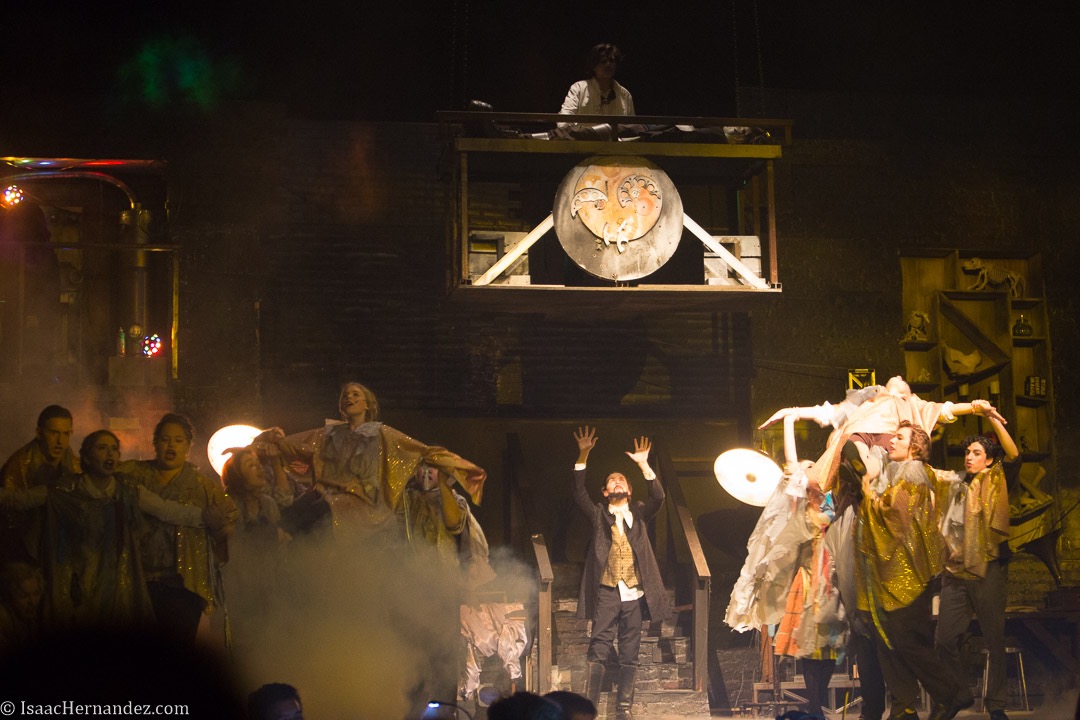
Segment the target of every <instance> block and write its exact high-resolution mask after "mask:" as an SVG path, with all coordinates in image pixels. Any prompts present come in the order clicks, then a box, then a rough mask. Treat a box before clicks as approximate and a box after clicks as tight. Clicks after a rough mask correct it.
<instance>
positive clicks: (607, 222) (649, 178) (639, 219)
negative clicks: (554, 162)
mask: <svg viewBox="0 0 1080 720" xmlns="http://www.w3.org/2000/svg"><path fill="white" fill-rule="evenodd" d="M552 214H553V215H554V220H555V234H556V235H558V237H559V243H560V244H562V246H563V250H565V251H566V254H567V255H569V256H570V258H571V259H572V260H573V261H574V262H575V263H577V265H578V267H580V268H581V269H582V270H584V271H585V272H587V273H589V274H590V275H595V276H596V277H598V278H602V279H604V280H611V281H613V282H623V281H629V280H637V279H638V278H643V277H645V276H646V275H650V274H652V273H654V272H656V271H657V270H659V269H660V268H661V267H662V266H663V265H664V263H666V262H667V261H668V260H670V259H671V256H672V255H674V254H675V249H676V248H677V247H678V246H679V238H681V237H682V230H683V208H682V200H681V199H680V198H679V193H678V191H677V190H676V189H675V184H674V183H672V182H671V178H669V177H668V176H667V173H665V172H664V171H663V170H661V169H660V168H658V167H657V166H656V165H654V164H653V163H651V162H649V161H648V160H646V159H645V158H641V157H608V156H605V157H591V158H586V159H585V160H582V161H581V162H580V163H578V164H577V165H575V166H574V168H573V169H572V170H571V171H570V172H569V173H567V175H566V177H565V178H563V181H562V184H560V185H559V190H558V191H557V192H556V193H555V207H554V208H553V210H552Z"/></svg>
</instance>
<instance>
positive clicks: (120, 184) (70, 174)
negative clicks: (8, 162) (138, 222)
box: [3, 170, 138, 210]
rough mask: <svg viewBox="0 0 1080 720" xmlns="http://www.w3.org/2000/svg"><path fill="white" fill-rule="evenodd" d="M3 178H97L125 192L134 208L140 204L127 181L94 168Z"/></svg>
mask: <svg viewBox="0 0 1080 720" xmlns="http://www.w3.org/2000/svg"><path fill="white" fill-rule="evenodd" d="M3 180H4V182H7V183H13V184H14V183H27V182H35V181H38V180H97V181H98V182H103V183H108V184H109V185H112V186H113V187H115V188H117V189H118V190H120V192H122V193H124V195H126V196H127V199H128V204H129V205H130V206H131V209H132V210H134V209H135V206H136V205H138V201H137V200H136V199H135V191H134V190H132V189H131V188H130V187H129V186H128V184H127V183H125V182H124V181H123V180H117V179H116V178H114V177H113V176H112V175H106V174H105V173H100V172H93V171H92V170H42V171H39V172H32V173H19V174H18V175H6V176H4V178H3Z"/></svg>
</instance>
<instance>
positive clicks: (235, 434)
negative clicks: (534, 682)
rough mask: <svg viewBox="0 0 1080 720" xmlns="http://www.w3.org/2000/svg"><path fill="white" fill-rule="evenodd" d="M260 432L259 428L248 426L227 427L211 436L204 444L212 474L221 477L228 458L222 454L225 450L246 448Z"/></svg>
mask: <svg viewBox="0 0 1080 720" xmlns="http://www.w3.org/2000/svg"><path fill="white" fill-rule="evenodd" d="M261 432H262V430H260V429H259V428H257V427H251V426H250V425H228V426H226V427H223V428H221V429H220V430H218V431H217V432H216V433H214V434H213V435H211V436H210V440H209V442H207V443H206V456H207V458H208V459H209V460H210V465H211V466H213V468H214V472H216V473H217V474H218V475H219V476H220V475H221V470H222V468H224V467H225V461H226V460H228V459H229V457H230V456H229V455H225V454H224V453H225V451H226V450H228V449H230V448H241V447H247V446H248V445H250V444H251V441H252V440H254V439H255V438H256V437H257V436H258V435H259V433H261Z"/></svg>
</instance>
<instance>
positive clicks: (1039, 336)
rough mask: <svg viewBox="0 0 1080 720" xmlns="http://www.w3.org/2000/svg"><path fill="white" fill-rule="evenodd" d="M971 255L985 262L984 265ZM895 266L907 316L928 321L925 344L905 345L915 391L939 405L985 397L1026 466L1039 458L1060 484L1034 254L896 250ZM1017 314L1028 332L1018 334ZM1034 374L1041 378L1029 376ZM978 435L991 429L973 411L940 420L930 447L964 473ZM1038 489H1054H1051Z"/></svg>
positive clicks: (1040, 287) (1043, 315)
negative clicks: (940, 431) (967, 450)
mask: <svg viewBox="0 0 1080 720" xmlns="http://www.w3.org/2000/svg"><path fill="white" fill-rule="evenodd" d="M974 258H980V259H981V260H982V268H979V267H978V265H979V263H977V262H973V259H974ZM900 270H901V276H902V282H903V298H902V307H903V318H904V319H905V320H907V319H908V318H909V317H910V315H911V314H912V313H914V312H922V313H925V314H926V315H927V316H928V317H929V318H930V322H929V328H928V332H927V338H926V339H925V340H922V339H914V340H913V339H905V340H903V341H901V346H902V348H903V351H904V366H905V378H906V379H907V380H908V382H909V384H910V385H911V387H912V389H913V391H914V392H916V393H917V394H919V395H920V396H921V397H924V398H926V399H933V400H938V401H946V400H952V401H954V402H961V401H966V400H972V399H976V398H984V399H988V400H990V401H991V402H992V403H994V405H995V406H997V408H998V409H999V410H1000V411H1001V413H1002V415H1004V416H1005V418H1006V419H1007V420H1008V422H1009V424H1008V426H1007V427H1008V430H1009V432H1010V434H1011V435H1012V436H1013V439H1014V440H1015V441H1016V443H1017V445H1018V446H1019V447H1020V450H1021V453H1022V455H1023V458H1024V460H1025V462H1039V463H1041V464H1042V465H1043V467H1044V468H1045V469H1046V471H1047V473H1048V477H1049V482H1050V483H1052V484H1054V485H1056V480H1055V478H1054V472H1053V467H1052V465H1053V457H1054V447H1053V446H1054V432H1053V430H1054V428H1053V421H1054V409H1053V392H1054V387H1053V380H1052V378H1051V373H1050V368H1051V350H1050V347H1051V343H1050V335H1049V324H1048V321H1047V314H1046V301H1045V296H1044V293H1045V290H1044V285H1043V272H1042V261H1041V258H1040V256H1039V255H1037V254H1025V253H1011V252H1002V251H999V250H995V251H984V252H979V251H969V250H962V251H960V250H955V249H940V250H922V251H918V252H916V253H912V254H905V255H902V256H901V257H900ZM984 279H985V280H987V282H986V283H985V285H984V286H983V287H979V284H980V283H981V282H982V281H983V280H984ZM976 288H978V289H976ZM1014 288H1015V290H1014ZM1014 292H1015V293H1016V296H1015V297H1014ZM1021 316H1023V321H1024V323H1025V324H1026V325H1027V326H1030V327H1027V328H1025V330H1027V332H1028V333H1029V334H1021V335H1016V334H1015V333H1014V329H1015V328H1016V326H1017V324H1018V322H1019V321H1020V319H1021ZM1033 377H1034V378H1041V383H1039V382H1034V383H1033V382H1031V381H1029V378H1033ZM1040 385H1041V386H1044V387H1040ZM975 433H992V429H991V428H990V427H989V425H988V424H987V423H986V422H985V421H983V420H982V419H981V418H974V417H967V418H961V419H960V420H958V421H957V423H955V424H954V425H949V426H946V428H945V432H944V436H943V440H939V441H937V442H936V443H935V445H936V451H935V460H936V461H937V462H942V463H944V464H946V465H947V466H950V467H953V468H955V469H961V468H962V462H963V461H962V453H961V452H960V451H959V443H960V442H961V441H962V440H963V438H964V437H965V436H967V435H971V434H975ZM1043 489H1044V490H1045V491H1047V492H1051V493H1054V492H1056V487H1044V488H1043Z"/></svg>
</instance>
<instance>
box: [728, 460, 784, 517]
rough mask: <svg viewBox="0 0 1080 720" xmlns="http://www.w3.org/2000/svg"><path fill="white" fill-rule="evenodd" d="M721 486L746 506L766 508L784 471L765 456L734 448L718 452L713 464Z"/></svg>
mask: <svg viewBox="0 0 1080 720" xmlns="http://www.w3.org/2000/svg"><path fill="white" fill-rule="evenodd" d="M713 473H714V474H715V475H716V480H717V481H718V482H719V483H720V487H722V488H724V489H725V490H727V491H728V493H730V494H731V496H732V497H734V498H735V499H736V500H740V501H742V502H744V503H746V504H747V505H756V506H758V507H765V504H766V503H767V502H768V501H769V496H771V495H772V493H773V490H775V489H776V486H777V485H779V484H780V478H781V476H782V475H783V471H781V470H780V466H779V465H777V464H776V463H775V462H773V461H772V459H771V458H769V457H768V456H767V455H763V454H762V453H760V452H758V451H757V450H747V449H745V448H736V449H734V450H728V451H727V452H723V453H720V455H719V457H717V458H716V462H715V463H713Z"/></svg>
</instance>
